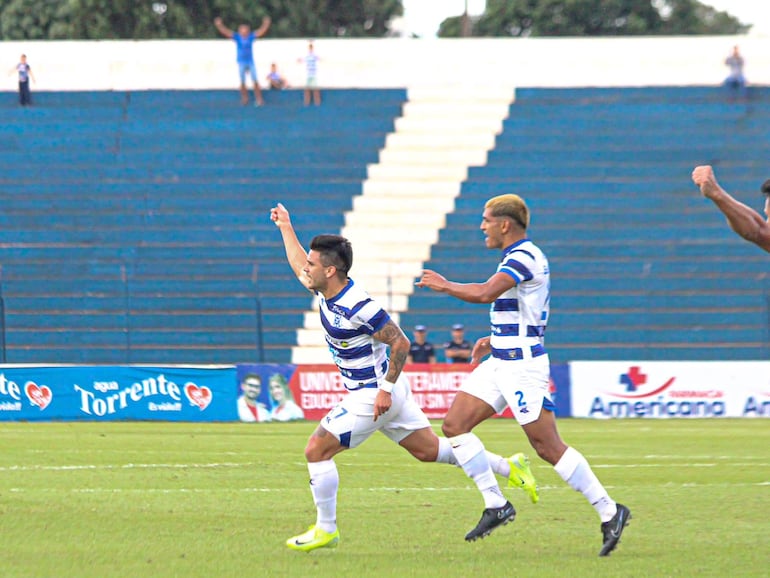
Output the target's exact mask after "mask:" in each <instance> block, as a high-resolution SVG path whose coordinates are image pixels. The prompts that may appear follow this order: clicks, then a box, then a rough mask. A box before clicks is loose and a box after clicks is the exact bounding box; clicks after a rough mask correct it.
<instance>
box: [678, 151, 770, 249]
mask: <svg viewBox="0 0 770 578" xmlns="http://www.w3.org/2000/svg"><path fill="white" fill-rule="evenodd" d="M692 179H693V181H694V182H695V184H696V185H698V187H700V190H701V193H702V194H703V196H704V197H706V198H707V199H711V201H712V202H713V203H714V204H715V205H716V206H717V208H718V209H719V210H720V211H722V213H723V214H724V216H725V217H726V218H727V223H728V224H729V225H730V228H731V229H732V230H733V231H735V232H736V233H738V234H739V235H740V236H741V237H743V238H744V239H746V240H747V241H751V242H752V243H754V244H756V245H758V246H759V247H761V248H762V249H764V250H765V251H768V252H770V223H768V222H767V221H766V220H765V219H763V218H762V216H761V215H760V214H759V213H757V212H756V211H755V210H754V209H752V208H751V207H749V206H747V205H745V204H743V203H741V202H740V201H738V200H736V199H734V198H733V197H732V196H730V194H729V193H727V192H726V191H725V190H724V189H723V188H722V187H721V186H720V185H719V183H718V182H717V180H716V177H715V176H714V172H713V170H712V168H711V167H709V166H702V167H696V168H695V170H694V171H693V173H692Z"/></svg>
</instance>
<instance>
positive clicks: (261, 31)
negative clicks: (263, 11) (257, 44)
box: [254, 16, 272, 38]
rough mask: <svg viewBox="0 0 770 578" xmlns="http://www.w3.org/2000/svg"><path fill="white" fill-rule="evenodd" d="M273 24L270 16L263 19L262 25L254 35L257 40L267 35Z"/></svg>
mask: <svg viewBox="0 0 770 578" xmlns="http://www.w3.org/2000/svg"><path fill="white" fill-rule="evenodd" d="M271 23H272V20H271V19H270V16H265V17H264V18H263V19H262V24H260V26H259V28H257V30H256V31H255V32H254V35H255V36H256V37H257V38H260V37H262V36H264V35H265V34H267V29H268V28H270V24H271Z"/></svg>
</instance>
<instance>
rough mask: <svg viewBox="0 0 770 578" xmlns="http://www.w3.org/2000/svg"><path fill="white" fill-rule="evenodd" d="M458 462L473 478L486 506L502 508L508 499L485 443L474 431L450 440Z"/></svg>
mask: <svg viewBox="0 0 770 578" xmlns="http://www.w3.org/2000/svg"><path fill="white" fill-rule="evenodd" d="M449 442H450V443H451V444H452V453H454V456H455V458H456V459H457V463H458V464H460V466H461V467H462V469H463V471H464V472H465V473H466V474H467V476H468V477H469V478H471V479H472V480H473V481H474V482H475V483H476V487H477V488H478V489H479V491H480V492H481V495H482V497H483V498H484V507H485V508H502V507H503V506H504V505H505V503H506V502H507V500H506V499H505V498H504V497H503V493H502V491H500V486H498V485H497V480H495V474H494V473H493V472H492V468H490V467H489V460H488V459H487V454H486V451H485V450H484V444H482V443H481V440H480V439H479V438H478V437H477V436H476V435H475V434H472V433H466V434H460V435H459V436H455V437H453V438H451V439H450V440H449Z"/></svg>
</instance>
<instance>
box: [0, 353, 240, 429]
mask: <svg viewBox="0 0 770 578" xmlns="http://www.w3.org/2000/svg"><path fill="white" fill-rule="evenodd" d="M234 383H235V367H234V366H216V367H212V366H206V367H189V366H172V367H150V366H147V367H144V366H78V367H76V366H72V367H70V366H62V367H52V366H3V367H0V420H2V421H18V420H25V421H43V420H103V421H107V420H158V421H232V420H235V419H237V412H236V407H235V396H234V395H233V384H234Z"/></svg>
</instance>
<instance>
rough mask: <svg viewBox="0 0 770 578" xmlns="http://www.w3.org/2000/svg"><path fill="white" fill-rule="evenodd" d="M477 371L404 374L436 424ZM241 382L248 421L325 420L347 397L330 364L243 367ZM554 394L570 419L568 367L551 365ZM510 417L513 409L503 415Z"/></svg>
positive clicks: (446, 366) (241, 409)
mask: <svg viewBox="0 0 770 578" xmlns="http://www.w3.org/2000/svg"><path fill="white" fill-rule="evenodd" d="M474 367H475V366H472V365H466V364H453V363H434V364H430V365H428V364H408V365H406V367H405V368H404V375H406V377H407V379H409V384H410V386H411V388H412V393H413V395H414V398H415V400H416V401H417V404H418V405H419V406H420V407H421V408H422V410H423V411H424V412H425V414H426V415H427V416H428V417H429V418H431V419H443V418H444V416H445V415H446V413H447V411H448V410H449V407H450V406H451V405H452V401H453V400H454V398H455V395H456V394H457V390H458V389H459V388H460V386H461V385H462V383H463V381H464V380H465V378H466V377H467V375H468V373H470V372H471V371H473V369H474ZM238 382H239V385H238V395H239V398H238V402H237V403H238V415H239V419H241V421H246V422H260V421H261V422H264V421H290V420H294V419H303V418H304V419H308V420H320V419H321V418H322V417H323V416H325V415H326V413H327V412H328V411H329V410H330V409H332V408H333V407H334V406H335V405H336V404H337V403H338V402H339V401H340V400H341V399H342V398H343V397H345V394H346V393H347V390H346V389H345V386H344V385H343V384H342V379H341V377H340V372H339V369H337V367H336V366H334V365H331V364H324V365H297V366H295V365H277V364H255V365H239V366H238ZM551 395H552V396H553V397H554V401H555V403H556V412H557V415H559V416H560V417H567V416H569V415H570V413H569V411H570V387H569V370H568V367H567V365H566V364H554V365H553V366H551ZM510 415H511V414H510V410H506V411H505V412H504V413H503V414H502V416H503V417H506V416H508V417H509V416H510Z"/></svg>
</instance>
